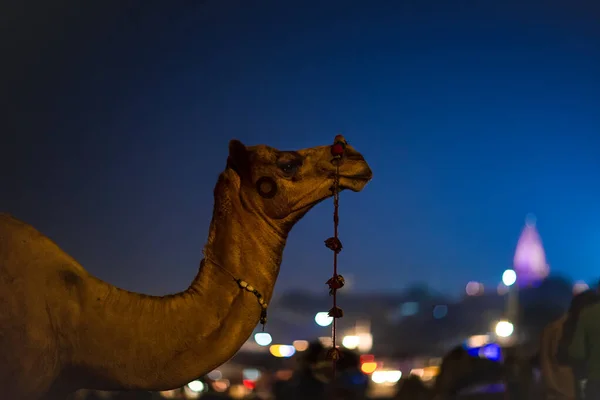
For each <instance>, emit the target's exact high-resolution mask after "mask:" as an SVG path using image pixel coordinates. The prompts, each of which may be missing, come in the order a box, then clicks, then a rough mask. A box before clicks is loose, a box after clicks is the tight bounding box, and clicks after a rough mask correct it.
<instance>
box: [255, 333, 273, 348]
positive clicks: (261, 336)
mask: <svg viewBox="0 0 600 400" xmlns="http://www.w3.org/2000/svg"><path fill="white" fill-rule="evenodd" d="M254 341H255V342H256V344H258V345H259V346H268V345H270V344H271V342H272V341H273V338H272V337H271V335H270V334H268V333H267V332H258V333H257V334H256V335H254Z"/></svg>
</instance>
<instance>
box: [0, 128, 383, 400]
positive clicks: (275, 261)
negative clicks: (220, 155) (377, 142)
mask: <svg viewBox="0 0 600 400" xmlns="http://www.w3.org/2000/svg"><path fill="white" fill-rule="evenodd" d="M334 171H335V168H334V167H333V166H332V164H331V154H330V152H329V146H319V147H314V148H309V149H304V150H299V151H279V150H277V149H273V148H271V147H268V146H263V145H260V146H252V147H246V146H244V145H243V144H242V143H241V142H239V141H236V140H233V141H231V142H230V146H229V157H228V161H227V166H226V169H225V171H224V172H223V173H222V174H221V175H220V177H219V180H218V183H217V186H216V187H215V206H214V211H213V219H212V222H211V225H210V228H209V235H208V240H207V243H206V245H205V247H204V250H203V254H204V256H205V258H204V260H203V261H202V262H201V266H200V269H199V271H198V274H197V276H196V278H195V279H194V280H193V282H192V283H191V285H190V287H189V288H188V289H187V290H185V291H183V292H181V293H178V294H174V295H169V296H147V295H143V294H138V293H132V292H129V291H126V290H123V289H119V288H117V287H114V286H112V285H110V284H109V283H106V282H104V281H102V280H100V279H97V278H95V277H94V276H92V275H90V274H89V273H88V272H87V271H86V270H85V269H84V268H83V267H82V266H81V265H80V264H79V263H78V262H77V261H76V260H75V259H73V258H72V257H71V256H69V255H68V254H67V253H65V252H64V251H63V250H62V249H61V248H60V247H58V246H57V245H56V244H55V243H54V242H53V241H52V240H51V239H49V238H48V237H47V236H45V235H44V234H42V233H40V232H39V231H38V230H36V229H35V228H33V227H32V226H30V225H28V224H26V223H24V222H22V221H20V220H18V219H16V218H14V217H12V216H10V215H8V214H0V326H1V327H2V329H1V331H0V355H1V356H0V361H1V362H0V390H1V391H2V396H3V397H4V398H16V399H20V400H37V399H64V398H65V397H67V396H68V395H69V394H71V393H73V392H74V391H76V390H78V389H97V390H168V389H173V388H177V387H181V386H183V385H185V384H186V383H188V382H190V381H191V380H194V379H196V378H198V377H200V376H202V375H204V374H206V373H207V372H209V371H211V370H212V369H214V368H216V367H217V366H219V365H221V364H222V363H224V362H225V361H227V360H228V359H230V358H231V357H232V356H233V355H234V354H235V353H236V352H237V351H238V350H239V348H240V347H241V346H242V345H243V343H244V342H245V341H246V340H247V339H248V338H249V336H250V335H251V334H252V331H253V330H254V329H255V327H256V325H257V323H258V322H259V319H260V317H261V311H262V308H261V306H260V302H259V297H260V298H262V301H263V302H265V304H268V302H269V301H270V299H271V296H272V293H273V288H274V285H275V281H276V279H277V275H278V273H279V266H280V264H281V259H282V254H283V248H284V246H285V243H286V240H287V235H288V233H289V231H290V230H291V229H292V227H293V226H294V224H295V223H296V222H297V221H298V220H300V219H301V218H302V217H303V216H304V215H305V214H306V212H308V211H309V210H310V209H311V208H312V207H313V206H314V205H316V204H317V203H319V202H320V201H322V200H324V199H326V198H328V197H330V196H331V195H332V193H331V190H330V188H331V184H332V180H333V172H334ZM339 173H340V176H341V178H340V185H341V188H342V189H351V190H353V191H360V190H362V189H363V188H364V186H365V185H366V183H367V182H368V181H369V180H370V179H371V170H370V169H369V167H368V165H367V163H366V162H365V161H364V159H363V158H362V156H361V155H360V154H359V153H357V152H356V151H355V150H354V149H353V148H352V147H351V146H347V148H346V153H345V155H344V158H343V160H342V162H341V163H340V167H339ZM263 184H266V186H267V187H266V188H265V187H263V186H261V185H263ZM236 279H240V280H243V281H244V282H247V284H248V285H253V287H254V288H256V292H255V293H253V292H252V291H249V290H243V289H242V288H241V287H240V285H239V284H238V282H237V281H236Z"/></svg>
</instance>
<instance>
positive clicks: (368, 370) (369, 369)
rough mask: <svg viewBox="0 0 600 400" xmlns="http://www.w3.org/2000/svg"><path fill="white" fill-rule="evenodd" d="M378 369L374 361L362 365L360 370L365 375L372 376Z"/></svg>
mask: <svg viewBox="0 0 600 400" xmlns="http://www.w3.org/2000/svg"><path fill="white" fill-rule="evenodd" d="M376 369H377V363H376V362H373V361H369V362H364V363H362V364H360V370H361V371H362V372H363V374H372V373H373V372H375V370H376Z"/></svg>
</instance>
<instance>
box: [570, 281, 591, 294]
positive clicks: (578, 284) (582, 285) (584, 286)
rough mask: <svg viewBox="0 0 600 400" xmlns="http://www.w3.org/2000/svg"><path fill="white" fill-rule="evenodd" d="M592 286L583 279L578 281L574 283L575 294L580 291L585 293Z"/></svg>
mask: <svg viewBox="0 0 600 400" xmlns="http://www.w3.org/2000/svg"><path fill="white" fill-rule="evenodd" d="M589 288H590V286H589V285H588V284H587V283H585V282H583V281H577V282H575V283H574V284H573V294H574V295H576V294H579V293H583V292H585V291H586V290H589Z"/></svg>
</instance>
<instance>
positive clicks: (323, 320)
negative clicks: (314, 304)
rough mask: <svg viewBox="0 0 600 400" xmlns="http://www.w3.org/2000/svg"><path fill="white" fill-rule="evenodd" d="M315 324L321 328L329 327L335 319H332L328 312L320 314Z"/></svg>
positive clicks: (316, 317)
mask: <svg viewBox="0 0 600 400" xmlns="http://www.w3.org/2000/svg"><path fill="white" fill-rule="evenodd" d="M315 322H316V323H317V325H319V326H329V325H331V323H332V322H333V317H330V316H329V314H327V313H326V312H318V313H317V315H315Z"/></svg>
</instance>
